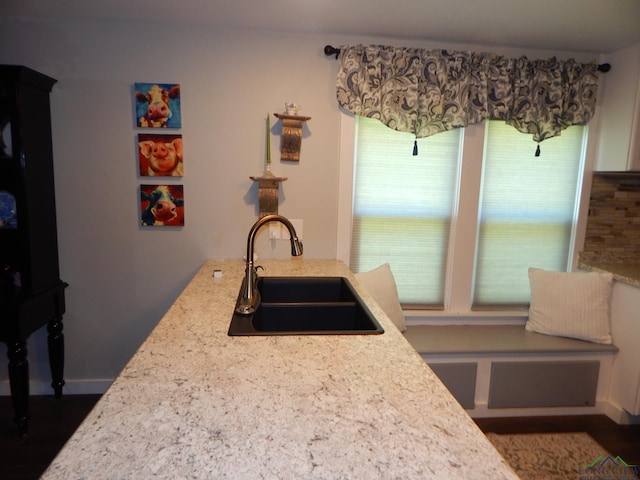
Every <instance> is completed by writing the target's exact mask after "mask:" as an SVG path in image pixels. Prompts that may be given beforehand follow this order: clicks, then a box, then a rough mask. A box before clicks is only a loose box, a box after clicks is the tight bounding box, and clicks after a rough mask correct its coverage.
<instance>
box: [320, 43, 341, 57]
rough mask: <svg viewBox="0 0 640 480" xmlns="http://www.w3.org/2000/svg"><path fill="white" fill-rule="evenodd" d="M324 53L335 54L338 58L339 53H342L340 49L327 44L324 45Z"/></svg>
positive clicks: (327, 54)
mask: <svg viewBox="0 0 640 480" xmlns="http://www.w3.org/2000/svg"><path fill="white" fill-rule="evenodd" d="M324 54H325V55H326V56H329V55H333V54H335V56H336V58H338V55H340V49H339V48H335V47H332V46H331V45H327V46H325V47H324Z"/></svg>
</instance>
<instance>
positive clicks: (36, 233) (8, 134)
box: [0, 65, 60, 295]
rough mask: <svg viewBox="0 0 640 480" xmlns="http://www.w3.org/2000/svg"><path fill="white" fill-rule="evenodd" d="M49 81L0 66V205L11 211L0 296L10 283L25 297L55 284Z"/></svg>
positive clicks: (2, 247)
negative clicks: (11, 280)
mask: <svg viewBox="0 0 640 480" xmlns="http://www.w3.org/2000/svg"><path fill="white" fill-rule="evenodd" d="M54 83H55V80H53V79H52V78H49V77H47V76H45V75H42V74H40V73H38V72H35V71H33V70H30V69H28V68H26V67H18V66H8V65H1V66H0V126H2V127H3V128H2V138H3V140H2V145H0V146H1V147H2V151H1V152H0V169H1V170H0V171H1V175H0V196H1V198H0V201H2V202H3V205H4V207H3V208H4V209H5V210H8V209H10V208H11V203H12V202H13V208H14V209H15V215H14V218H9V219H6V220H4V227H2V228H0V271H1V272H3V273H2V275H3V278H2V285H3V290H2V293H3V294H4V295H6V294H7V293H8V291H9V290H10V287H11V285H10V279H13V286H14V287H15V290H16V291H22V292H29V293H31V292H36V291H39V290H43V289H46V288H48V287H51V286H53V285H55V284H56V283H57V282H59V281H60V279H59V269H58V242H57V232H56V210H55V192H54V180H53V153H52V150H53V149H52V143H51V119H50V110H49V92H50V91H51V87H52V86H53V84H54ZM9 144H10V145H9ZM4 215H7V214H6V213H5V214H4Z"/></svg>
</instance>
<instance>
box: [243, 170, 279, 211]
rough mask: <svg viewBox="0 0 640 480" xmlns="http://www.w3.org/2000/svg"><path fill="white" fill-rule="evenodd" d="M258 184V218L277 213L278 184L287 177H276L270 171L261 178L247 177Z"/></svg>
mask: <svg viewBox="0 0 640 480" xmlns="http://www.w3.org/2000/svg"><path fill="white" fill-rule="evenodd" d="M249 178H250V179H251V180H253V181H254V182H258V210H259V217H260V218H262V217H264V216H265V215H271V214H277V213H278V191H279V189H280V183H282V182H284V181H286V180H287V177H276V176H275V175H273V173H271V172H270V171H268V170H267V171H266V172H265V173H264V174H263V175H262V176H261V177H249Z"/></svg>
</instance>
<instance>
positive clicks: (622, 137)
mask: <svg viewBox="0 0 640 480" xmlns="http://www.w3.org/2000/svg"><path fill="white" fill-rule="evenodd" d="M600 60H601V63H610V64H611V70H610V71H609V72H608V73H604V74H602V77H601V78H602V80H601V83H600V90H599V92H598V105H597V109H598V110H599V111H598V122H597V123H598V125H599V135H598V149H597V158H596V164H595V170H596V171H601V172H604V171H614V172H623V171H631V170H636V171H640V44H638V45H634V46H633V47H629V48H625V49H623V50H619V51H617V52H613V53H611V54H606V55H603V56H602V57H601V59H600Z"/></svg>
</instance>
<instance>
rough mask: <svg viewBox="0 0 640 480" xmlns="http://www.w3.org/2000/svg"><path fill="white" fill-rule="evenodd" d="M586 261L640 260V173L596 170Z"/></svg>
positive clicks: (583, 255) (628, 261)
mask: <svg viewBox="0 0 640 480" xmlns="http://www.w3.org/2000/svg"><path fill="white" fill-rule="evenodd" d="M580 257H581V259H582V260H591V261H600V262H620V263H640V174H637V173H594V174H593V184H592V187H591V197H590V201H589V216H588V219H587V231H586V237H585V243H584V250H583V251H582V252H581V255H580Z"/></svg>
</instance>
